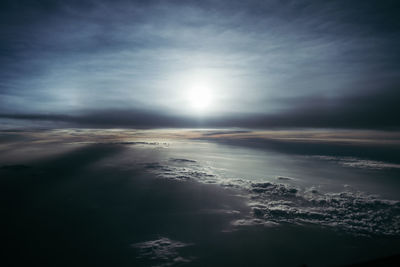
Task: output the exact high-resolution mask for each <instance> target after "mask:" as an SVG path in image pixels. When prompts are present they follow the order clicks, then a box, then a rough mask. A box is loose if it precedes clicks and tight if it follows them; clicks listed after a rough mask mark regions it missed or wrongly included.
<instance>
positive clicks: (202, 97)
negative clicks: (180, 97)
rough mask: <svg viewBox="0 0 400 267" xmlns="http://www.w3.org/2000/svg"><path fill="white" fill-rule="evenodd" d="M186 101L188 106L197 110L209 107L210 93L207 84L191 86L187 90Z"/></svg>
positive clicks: (204, 109) (202, 110)
mask: <svg viewBox="0 0 400 267" xmlns="http://www.w3.org/2000/svg"><path fill="white" fill-rule="evenodd" d="M187 98H188V102H189V105H190V107H191V108H192V109H193V110H195V111H197V112H204V111H206V110H207V109H208V108H211V104H212V93H211V90H210V88H208V87H207V86H193V87H191V88H189V91H188V95H187Z"/></svg>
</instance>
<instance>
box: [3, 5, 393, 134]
mask: <svg viewBox="0 0 400 267" xmlns="http://www.w3.org/2000/svg"><path fill="white" fill-rule="evenodd" d="M399 12H400V3H399V2H398V1H368V0H364V1H361V0H359V1H316V0H314V1H313V0H308V1H305V0H300V1H252V0H250V1H236V0H232V1H226V0H220V1H211V0H210V1H207V0H206V1H190V0H189V1H128V0H117V1H111V0H110V1H108V0H99V1H39V0H36V1H34V0H31V1H24V0H21V1H16V0H14V1H7V0H6V1H1V4H0V38H1V42H0V69H1V72H0V118H1V119H3V120H15V119H16V120H17V121H19V120H21V121H24V122H26V121H31V122H33V123H35V122H38V121H50V122H62V123H69V124H76V125H83V126H96V127H248V128H269V127H288V128H290V127H311V128H364V129H398V128H399V126H400V120H398V114H400V107H399V105H398V101H399V100H400V90H399V89H400V88H399V86H400V53H399V49H398V47H400V19H399V18H398V14H399Z"/></svg>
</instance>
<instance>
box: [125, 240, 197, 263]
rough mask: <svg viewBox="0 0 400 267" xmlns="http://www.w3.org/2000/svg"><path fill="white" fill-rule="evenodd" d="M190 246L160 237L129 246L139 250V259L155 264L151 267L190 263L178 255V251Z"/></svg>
mask: <svg viewBox="0 0 400 267" xmlns="http://www.w3.org/2000/svg"><path fill="white" fill-rule="evenodd" d="M191 245H192V244H186V243H182V242H180V241H175V240H171V239H169V238H167V237H161V238H159V239H156V240H151V241H146V242H142V243H135V244H132V245H131V246H132V247H133V248H135V249H138V250H139V256H138V257H139V258H141V259H147V260H150V261H153V262H155V264H156V265H152V266H172V265H176V264H182V263H188V262H190V261H191V259H188V258H184V257H182V256H180V255H179V253H178V249H180V248H184V247H187V246H191Z"/></svg>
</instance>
